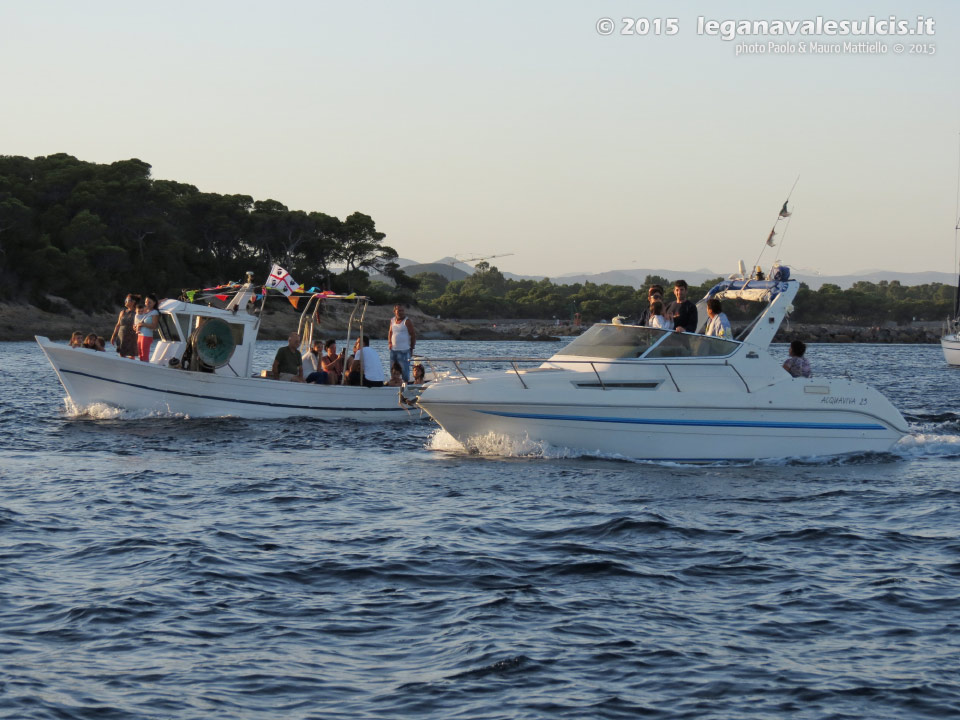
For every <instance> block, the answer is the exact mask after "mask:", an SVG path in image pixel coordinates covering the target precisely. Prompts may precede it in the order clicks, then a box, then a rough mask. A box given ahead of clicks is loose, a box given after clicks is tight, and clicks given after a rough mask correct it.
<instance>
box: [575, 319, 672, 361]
mask: <svg viewBox="0 0 960 720" xmlns="http://www.w3.org/2000/svg"><path fill="white" fill-rule="evenodd" d="M666 334H669V332H668V331H666V330H660V329H657V328H648V327H636V326H633V325H594V326H593V327H591V328H590V329H589V330H587V331H586V332H585V333H583V335H581V336H580V337H578V338H577V339H576V340H574V341H573V342H572V343H570V344H569V345H567V346H566V347H565V348H563V349H562V350H560V351H559V352H558V353H557V355H578V356H581V357H597V358H609V359H611V360H616V359H620V358H637V357H640V356H641V355H643V353H645V352H646V351H647V350H648V349H649V348H650V346H651V345H653V344H655V343H656V342H657V341H658V340H660V338H662V337H663V336H664V335H666Z"/></svg>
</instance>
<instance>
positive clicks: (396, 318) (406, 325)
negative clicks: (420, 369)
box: [387, 303, 417, 382]
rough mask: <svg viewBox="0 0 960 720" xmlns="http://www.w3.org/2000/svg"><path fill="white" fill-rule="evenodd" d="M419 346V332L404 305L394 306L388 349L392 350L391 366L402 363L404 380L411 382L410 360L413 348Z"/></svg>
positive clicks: (388, 335)
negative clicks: (414, 327)
mask: <svg viewBox="0 0 960 720" xmlns="http://www.w3.org/2000/svg"><path fill="white" fill-rule="evenodd" d="M416 344H417V331H416V330H414V329H413V323H412V322H410V318H408V317H407V312H406V310H404V307H403V305H400V304H399V303H397V304H396V305H394V306H393V317H392V318H390V330H389V331H388V332H387V347H389V348H390V366H391V367H393V364H394V363H400V367H401V368H402V369H403V379H404V381H406V382H410V358H411V356H412V355H413V348H414V347H415V346H416Z"/></svg>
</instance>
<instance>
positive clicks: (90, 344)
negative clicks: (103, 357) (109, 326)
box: [83, 333, 97, 350]
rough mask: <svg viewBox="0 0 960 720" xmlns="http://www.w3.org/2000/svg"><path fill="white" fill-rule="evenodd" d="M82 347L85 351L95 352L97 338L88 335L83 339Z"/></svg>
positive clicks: (91, 334)
mask: <svg viewBox="0 0 960 720" xmlns="http://www.w3.org/2000/svg"><path fill="white" fill-rule="evenodd" d="M83 347H85V348H86V349H87V350H96V349H97V336H96V335H94V334H93V333H90V334H89V335H87V336H86V337H85V338H84V339H83Z"/></svg>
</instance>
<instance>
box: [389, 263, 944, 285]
mask: <svg viewBox="0 0 960 720" xmlns="http://www.w3.org/2000/svg"><path fill="white" fill-rule="evenodd" d="M397 264H398V265H400V267H402V268H403V270H404V272H406V273H407V275H410V276H411V277H412V276H414V275H417V274H418V273H422V272H435V273H439V274H440V275H443V276H444V277H445V278H447V279H448V280H461V279H463V278H465V277H467V276H468V275H472V274H473V272H474V269H473V267H471V266H470V265H467V264H466V263H462V262H457V260H456V258H452V257H445V258H440V259H439V260H436V261H435V262H432V263H419V262H417V261H416V260H407V259H405V258H398V259H397ZM729 274H730V273H729V271H728V272H725V273H721V272H715V271H713V270H706V269H704V268H701V269H699V270H667V269H664V268H630V269H629V270H607V271H606V272H601V273H592V274H586V273H568V274H566V275H558V276H556V277H550V280H552V281H553V282H555V283H558V284H563V285H572V284H574V283H583V282H587V281H589V282H592V283H597V284H598V285H602V284H603V283H609V284H610V285H629V286H630V287H633V288H641V287H643V281H644V280H645V279H646V277H647V276H648V275H659V276H660V277H665V278H667V279H668V280H676V279H678V278H683V279H684V280H686V281H687V282H688V283H690V284H691V285H700V284H701V283H703V282H705V281H707V280H712V279H713V278H718V277H727V276H728V275H729ZM503 276H504V277H506V278H509V279H512V280H542V279H543V278H544V277H545V276H544V275H514V274H513V273H508V272H505V273H503ZM791 277H792V278H794V279H796V280H800V281H801V282H805V283H806V284H807V285H809V286H810V288H811V289H812V290H818V289H820V287H821V286H822V285H825V284H827V283H832V284H834V285H839V286H840V287H841V288H843V289H847V288H849V287H851V286H852V285H853V284H854V283H856V282H859V281H861V280H866V281H867V282H873V283H877V282H880V281H881V280H886V281H888V282H890V281H893V280H898V281H899V282H900V284H901V285H927V284H930V283H943V284H945V285H955V284H956V282H957V278H956V276H955V275H953V274H952V273H944V272H933V271H927V272H912V273H911V272H898V271H896V270H864V271H862V272H859V273H855V274H852V275H820V274H819V273H816V272H811V271H804V270H802V269H797V268H792V269H791Z"/></svg>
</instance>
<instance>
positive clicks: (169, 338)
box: [157, 313, 180, 342]
mask: <svg viewBox="0 0 960 720" xmlns="http://www.w3.org/2000/svg"><path fill="white" fill-rule="evenodd" d="M157 332H159V333H160V339H161V340H163V341H164V342H180V328H178V327H177V321H176V319H175V318H174V317H173V315H171V314H170V313H160V322H159V324H158V325H157Z"/></svg>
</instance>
